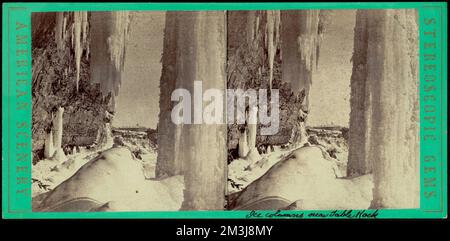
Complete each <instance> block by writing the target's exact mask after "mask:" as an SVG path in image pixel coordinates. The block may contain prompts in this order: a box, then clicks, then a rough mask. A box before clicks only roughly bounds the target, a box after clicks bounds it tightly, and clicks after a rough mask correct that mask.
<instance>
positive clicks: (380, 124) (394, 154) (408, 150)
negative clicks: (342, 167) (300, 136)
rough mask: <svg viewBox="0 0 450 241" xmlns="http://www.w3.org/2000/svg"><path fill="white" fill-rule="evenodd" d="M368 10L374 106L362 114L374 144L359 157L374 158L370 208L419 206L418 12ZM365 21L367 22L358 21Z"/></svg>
mask: <svg viewBox="0 0 450 241" xmlns="http://www.w3.org/2000/svg"><path fill="white" fill-rule="evenodd" d="M360 11H364V10H360ZM359 14H362V13H359ZM364 14H366V17H367V23H365V24H367V58H366V59H367V62H366V65H365V67H366V68H367V73H366V74H367V77H366V83H365V85H366V87H365V90H366V91H367V92H369V93H370V95H369V96H370V109H371V110H370V114H369V115H365V117H364V118H367V120H366V123H367V126H366V128H368V132H369V134H368V135H367V136H365V139H366V140H367V141H368V142H369V143H370V145H368V146H366V148H365V149H363V150H362V151H363V152H366V153H365V154H364V153H361V154H360V156H364V155H365V156H366V157H365V158H368V159H370V160H372V161H373V176H374V189H373V200H372V204H371V208H418V207H419V204H420V202H419V201H420V200H419V199H420V191H419V188H420V178H419V177H420V170H419V164H420V163H419V124H418V121H419V102H418V100H419V81H418V66H417V63H418V27H417V22H416V10H413V9H395V10H370V11H367V10H365V11H364ZM362 23H364V21H359V22H357V24H362ZM357 29H358V26H357ZM352 111H353V110H352ZM350 131H355V130H354V129H350ZM366 131H367V130H366Z"/></svg>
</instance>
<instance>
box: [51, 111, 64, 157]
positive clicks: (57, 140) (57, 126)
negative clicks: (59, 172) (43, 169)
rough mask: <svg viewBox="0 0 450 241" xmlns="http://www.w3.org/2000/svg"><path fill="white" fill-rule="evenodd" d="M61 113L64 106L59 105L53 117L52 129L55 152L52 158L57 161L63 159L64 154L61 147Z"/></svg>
mask: <svg viewBox="0 0 450 241" xmlns="http://www.w3.org/2000/svg"><path fill="white" fill-rule="evenodd" d="M63 113H64V108H63V107H59V108H58V110H57V112H56V115H55V118H54V119H53V130H54V137H53V140H54V145H53V146H54V149H55V153H54V155H53V158H54V159H55V160H57V161H60V162H62V161H65V160H66V155H65V154H64V151H63V149H62V136H63Z"/></svg>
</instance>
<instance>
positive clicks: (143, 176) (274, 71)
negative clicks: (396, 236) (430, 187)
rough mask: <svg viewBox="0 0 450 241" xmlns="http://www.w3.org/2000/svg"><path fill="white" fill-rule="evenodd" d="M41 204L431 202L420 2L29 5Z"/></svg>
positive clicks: (323, 206)
mask: <svg viewBox="0 0 450 241" xmlns="http://www.w3.org/2000/svg"><path fill="white" fill-rule="evenodd" d="M31 33H32V38H31V50H32V156H33V158H32V162H33V163H32V171H31V172H32V188H31V189H32V210H33V212H120V211H180V210H249V211H250V210H347V209H413V208H419V206H420V168H419V167H420V152H419V151H420V143H419V140H420V136H419V110H420V106H419V21H418V13H417V10H416V9H377V10H363V9H353V10H325V9H316V10H314V9H311V10H252V11H231V10H230V11H108V12H89V11H79V12H33V13H32V15H31Z"/></svg>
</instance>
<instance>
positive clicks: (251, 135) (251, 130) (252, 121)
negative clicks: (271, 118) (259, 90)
mask: <svg viewBox="0 0 450 241" xmlns="http://www.w3.org/2000/svg"><path fill="white" fill-rule="evenodd" d="M248 118H249V124H247V128H248V153H247V157H246V158H247V160H249V161H251V162H255V161H258V160H260V159H261V156H260V155H259V152H258V149H257V148H256V131H257V124H256V123H257V118H258V107H257V106H253V107H251V108H250V110H249V112H248Z"/></svg>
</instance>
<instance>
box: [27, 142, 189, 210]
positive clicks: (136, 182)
mask: <svg viewBox="0 0 450 241" xmlns="http://www.w3.org/2000/svg"><path fill="white" fill-rule="evenodd" d="M183 188H184V184H183V177H182V176H175V177H170V178H166V179H163V180H147V179H146V176H145V175H144V168H143V162H142V161H140V160H137V159H135V158H134V157H133V154H132V153H131V151H130V150H129V148H127V147H116V148H111V149H109V150H106V151H104V152H102V153H101V154H100V155H98V156H97V157H96V158H94V159H92V160H90V161H89V162H87V163H86V164H84V165H83V166H82V167H81V168H80V169H79V170H78V171H76V173H75V174H74V175H73V176H71V177H70V178H68V179H67V180H65V181H64V182H62V183H61V184H60V185H58V186H57V187H56V188H55V189H53V190H52V191H50V192H49V193H48V194H46V195H45V198H43V200H42V201H41V202H40V204H39V205H37V207H34V208H35V211H51V209H52V207H54V206H56V205H58V204H60V203H64V202H67V201H70V200H72V199H77V198H85V197H87V198H90V199H94V200H97V201H98V202H100V203H103V204H104V205H103V206H102V207H99V208H98V209H97V210H98V211H108V210H120V211H156V210H158V211H165V210H179V208H180V207H181V203H182V201H183Z"/></svg>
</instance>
